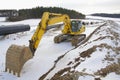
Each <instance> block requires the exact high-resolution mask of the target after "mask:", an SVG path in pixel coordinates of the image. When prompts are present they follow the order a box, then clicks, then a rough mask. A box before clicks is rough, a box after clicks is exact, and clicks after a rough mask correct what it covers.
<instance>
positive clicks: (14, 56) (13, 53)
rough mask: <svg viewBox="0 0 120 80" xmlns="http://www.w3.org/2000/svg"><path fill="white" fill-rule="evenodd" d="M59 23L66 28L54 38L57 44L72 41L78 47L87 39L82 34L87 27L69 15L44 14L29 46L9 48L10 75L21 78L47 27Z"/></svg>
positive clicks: (7, 64) (7, 55)
mask: <svg viewBox="0 0 120 80" xmlns="http://www.w3.org/2000/svg"><path fill="white" fill-rule="evenodd" d="M59 22H63V23H64V27H63V29H62V34H60V35H58V36H56V37H55V38H54V42H55V43H60V42H63V41H65V40H70V41H71V43H72V45H76V44H78V43H79V42H80V41H82V40H84V39H85V38H86V35H85V34H82V33H83V32H85V26H84V25H82V24H81V21H80V20H72V21H71V20H70V18H69V16H68V15H67V14H57V13H49V12H44V13H43V15H42V19H41V21H40V23H39V24H38V26H37V29H36V31H35V32H34V34H33V36H32V38H31V40H29V46H18V45H14V44H13V45H11V46H10V47H9V48H8V50H7V53H6V64H5V65H6V67H5V71H6V72H7V71H9V73H13V74H14V75H17V76H18V77H20V71H21V69H22V67H23V65H24V63H25V62H26V61H28V60H29V59H31V58H32V57H33V56H34V53H35V51H36V49H37V48H38V45H39V42H40V40H41V38H42V36H43V34H44V33H45V32H46V29H47V26H48V25H53V24H55V23H59Z"/></svg>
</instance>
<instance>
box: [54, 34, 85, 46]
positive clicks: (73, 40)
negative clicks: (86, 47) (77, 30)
mask: <svg viewBox="0 0 120 80" xmlns="http://www.w3.org/2000/svg"><path fill="white" fill-rule="evenodd" d="M85 38H86V35H85V34H79V35H65V34H60V35H58V36H55V38H54V42H55V43H60V42H63V41H71V44H72V46H77V44H79V43H80V42H81V41H83V40H84V39H85Z"/></svg>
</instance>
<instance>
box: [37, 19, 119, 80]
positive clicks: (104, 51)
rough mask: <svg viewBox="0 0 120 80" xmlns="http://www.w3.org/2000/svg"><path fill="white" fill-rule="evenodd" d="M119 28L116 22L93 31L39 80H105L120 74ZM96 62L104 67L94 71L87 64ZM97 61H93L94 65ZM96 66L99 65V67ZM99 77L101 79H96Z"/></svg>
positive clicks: (108, 23) (110, 22) (108, 22)
mask: <svg viewBox="0 0 120 80" xmlns="http://www.w3.org/2000/svg"><path fill="white" fill-rule="evenodd" d="M119 27H120V26H119V25H117V23H115V22H113V21H106V23H105V24H103V25H101V26H100V27H98V28H97V29H96V30H95V31H93V32H92V33H91V34H90V35H89V36H88V37H87V39H86V40H85V41H84V42H82V43H81V44H80V45H78V46H77V47H76V48H74V49H72V50H70V51H68V52H67V53H65V54H64V55H62V56H60V57H58V59H57V60H56V61H55V64H54V66H53V67H52V68H51V69H50V70H49V71H48V72H47V73H45V74H44V75H43V76H41V77H40V78H39V80H46V79H48V80H78V78H79V77H80V76H87V75H89V76H91V77H93V79H94V80H101V79H100V77H101V76H104V77H105V76H106V75H107V74H109V73H111V72H115V73H118V74H120V71H119V70H120V59H119V57H120V46H119V45H120V43H119V42H120V36H119V35H120V33H119V30H120V29H119ZM96 58H98V59H99V58H100V60H99V61H101V64H102V65H101V67H99V68H96V70H93V71H92V70H91V69H89V66H87V67H86V66H85V64H87V62H90V61H89V59H90V60H91V59H93V60H94V61H95V59H96ZM93 60H91V63H92V61H93ZM61 61H64V62H61ZM97 63H100V62H97ZM92 64H93V65H95V64H96V63H95V64H94V63H92ZM61 65H64V66H61ZM88 65H89V63H88ZM58 66H61V68H59V69H58ZM81 66H83V67H81ZM90 66H92V65H90ZM79 67H80V68H79ZM92 67H93V68H94V66H92ZM95 67H96V66H95ZM93 68H92V69H93ZM53 72H54V73H53ZM49 75H50V76H49ZM98 75H100V77H97V78H96V76H98ZM48 76H49V77H48Z"/></svg>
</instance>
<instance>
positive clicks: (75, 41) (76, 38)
mask: <svg viewBox="0 0 120 80" xmlns="http://www.w3.org/2000/svg"><path fill="white" fill-rule="evenodd" d="M85 38H86V35H85V34H80V35H76V36H74V37H73V38H72V40H71V44H72V46H77V44H79V43H80V42H82V41H83V40H84V39H85Z"/></svg>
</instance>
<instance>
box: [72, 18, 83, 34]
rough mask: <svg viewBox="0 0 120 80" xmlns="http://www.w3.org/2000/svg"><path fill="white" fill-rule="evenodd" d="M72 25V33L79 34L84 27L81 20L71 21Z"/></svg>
mask: <svg viewBox="0 0 120 80" xmlns="http://www.w3.org/2000/svg"><path fill="white" fill-rule="evenodd" d="M71 25H72V27H71V28H72V32H78V31H79V30H80V28H81V27H82V23H81V21H80V20H72V21H71Z"/></svg>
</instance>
